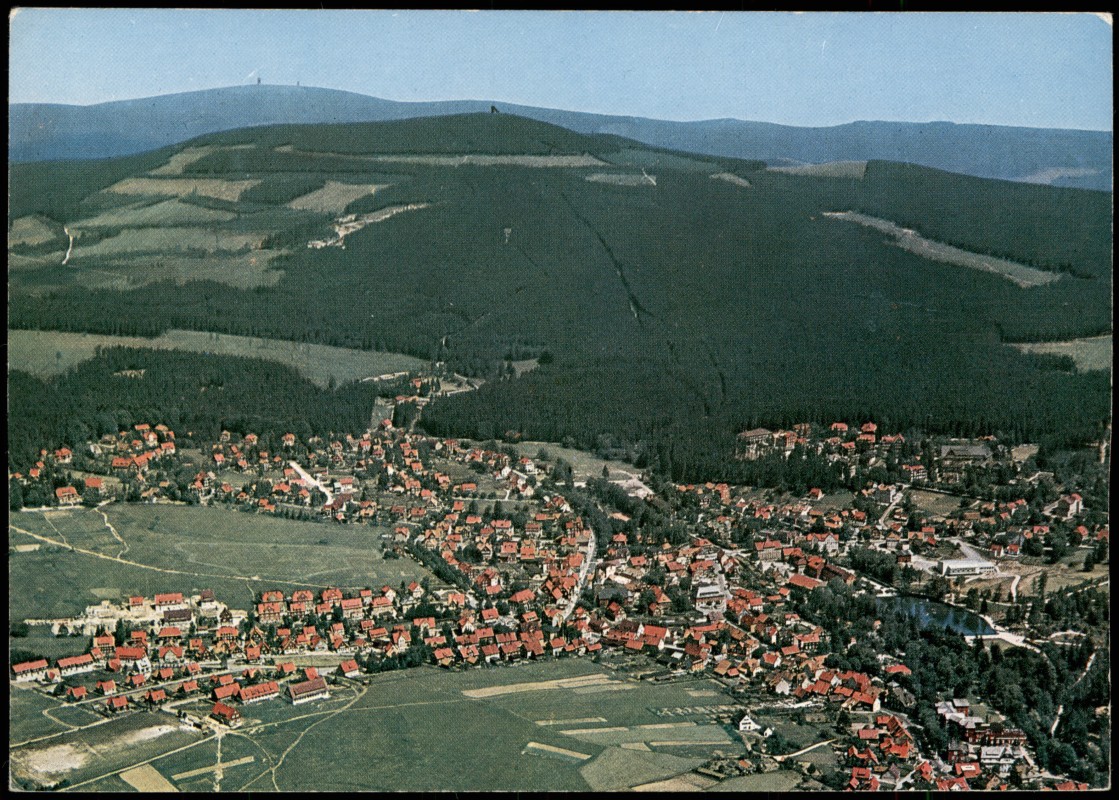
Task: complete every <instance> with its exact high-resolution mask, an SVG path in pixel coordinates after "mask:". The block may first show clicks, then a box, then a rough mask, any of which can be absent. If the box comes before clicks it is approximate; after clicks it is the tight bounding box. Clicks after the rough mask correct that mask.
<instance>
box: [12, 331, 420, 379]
mask: <svg viewBox="0 0 1119 800" xmlns="http://www.w3.org/2000/svg"><path fill="white" fill-rule="evenodd" d="M99 347H144V348H152V349H156V350H183V351H186V352H192V353H216V354H220V355H232V356H249V357H251V358H264V359H267V360H269V361H276V362H278V363H280V364H286V365H287V366H291V367H295V368H296V369H297V370H299V372H300V373H301V374H302V375H303V376H304V377H306V378H307V379H308V380H310V381H312V382H313V383H315V384H316V385H318V386H323V387H325V386H328V385H329V383H330V381H331V379H332V378H333V380H334V382H335V383H336V384H340V383H345V382H347V381H352V380H360V379H361V378H367V377H372V376H376V375H385V374H388V373H393V372H404V371H413V370H419V369H421V368H422V367H423V366H424V363H425V362H423V361H421V360H420V359H418V358H413V357H412V356H406V355H403V354H400V353H378V352H375V351H370V350H350V349H347V348H344V347H329V346H327V345H320V344H304V343H301V342H284V341H280V340H277V339H260V338H256V337H250V336H229V335H227V334H223V333H205V332H202V331H182V330H172V331H167V333H164V334H162V335H160V336H157V337H155V338H153V339H145V338H143V337H140V336H104V335H100V334H95V333H66V332H63V331H26V330H16V331H8V369H20V370H23V371H24V372H30V373H31V374H32V375H38V376H40V377H43V376H49V375H58V374H61V373H63V372H65V371H66V370H68V369H70V367H72V366H74V365H75V364H80V363H82V362H83V361H87V360H89V359H91V358H93V357H94V355H96V353H97V348H99Z"/></svg>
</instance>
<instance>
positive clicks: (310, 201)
mask: <svg viewBox="0 0 1119 800" xmlns="http://www.w3.org/2000/svg"><path fill="white" fill-rule="evenodd" d="M384 188H387V187H386V186H384V185H383V184H375V183H339V182H338V181H327V182H326V184H325V185H324V186H323V187H322V188H320V189H316V190H315V191H313V192H310V193H308V194H305V195H303V196H302V197H297V198H295V199H294V200H292V201H291V202H289V203H288V204H287V205H288V208H294V209H297V210H299V211H320V212H323V213H326V214H340V213H342V211H344V210H345V208H346V206H348V205H349V204H350V203H352V202H353V201H354V200H357V199H358V198H359V197H364V196H366V195H369V194H374V193H375V192H376V191H377V190H378V189H384Z"/></svg>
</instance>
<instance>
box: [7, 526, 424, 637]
mask: <svg viewBox="0 0 1119 800" xmlns="http://www.w3.org/2000/svg"><path fill="white" fill-rule="evenodd" d="M103 511H104V513H105V514H106V515H107V518H108V522H109V523H110V524H111V525H112V527H113V530H115V531H116V532H117V535H116V536H114V535H113V533H112V531H111V530H110V529H109V527H108V526H107V525H106V524H105V522H106V521H105V518H103V517H102V514H101V512H99V511H96V510H89V509H74V510H72V511H66V512H47V513H46V514H44V513H41V512H20V513H17V514H13V515H12V516H11V519H10V523H9V551H10V555H9V558H8V578H9V588H8V603H9V617H10V619H12V620H20V619H28V618H30V619H51V618H58V617H65V616H70V615H73V614H76V613H80V612H81V611H82V610H83V609H84V608H85V607H86V606H87V605H90V604H94V603H97V602H100V601H101V600H102V599H111V598H110V595H112V596H116V594H117V593H118V592H120V593H123V594H124V595H129V594H144V595H148V596H150V595H153V594H155V593H156V592H171V591H181V592H184V593H192V594H193V593H197V592H198V591H200V590H201V589H205V588H210V589H213V590H214V592H215V593H216V594H217V596H218V598H219V599H221V600H222V601H224V602H226V603H229V604H230V605H232V606H234V607H242V608H243V607H247V606H248V605H249V604H250V603H251V602H252V600H253V599H254V597H255V594H256V593H257V592H260V591H261V590H263V589H268V588H278V589H283V590H291V589H295V588H299V587H315V588H319V587H321V588H325V587H327V586H339V587H342V588H351V587H352V588H358V587H364V586H370V587H379V586H382V585H385V584H388V585H391V586H397V585H398V584H399V583H400V582H401V581H405V582H409V581H412V580H420V579H422V578H424V577H427V576H429V573H428V572H427V570H425V569H424V568H423V567H421V566H420V565H418V564H416V563H415V562H414V561H412V560H410V559H403V558H402V559H396V560H391V561H386V560H384V559H383V558H382V557H381V547H380V538H379V537H380V533H381V531H380V530H379V529H378V528H374V527H372V526H364V525H360V526H359V525H352V526H338V525H332V524H325V523H323V524H318V523H313V522H295V521H289V520H283V519H276V518H272V517H262V516H257V515H254V514H248V513H242V512H237V511H228V510H225V509H218V508H199V507H192V506H176V505H166V504H160V505H131V506H118V505H110V506H106V507H105V508H104V509H103ZM36 536H38V537H42V538H35V537H36ZM118 536H119V538H118ZM46 540H49V541H46ZM29 543H35V544H39V545H40V547H39V548H38V549H36V550H32V551H26V552H20V551H19V550H15V551H14V552H12V551H13V550H14V549H15V548H16V547H18V546H19V545H24V544H29ZM70 548H75V549H74V550H71V549H70ZM82 551H84V552H82Z"/></svg>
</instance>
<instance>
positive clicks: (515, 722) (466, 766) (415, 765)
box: [243, 660, 699, 791]
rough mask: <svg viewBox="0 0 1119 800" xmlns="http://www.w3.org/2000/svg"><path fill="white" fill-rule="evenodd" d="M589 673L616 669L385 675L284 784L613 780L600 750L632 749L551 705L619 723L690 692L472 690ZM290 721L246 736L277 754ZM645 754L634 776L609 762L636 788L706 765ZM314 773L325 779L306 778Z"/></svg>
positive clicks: (315, 736) (307, 746) (535, 667)
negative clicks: (356, 767)
mask: <svg viewBox="0 0 1119 800" xmlns="http://www.w3.org/2000/svg"><path fill="white" fill-rule="evenodd" d="M585 675H609V673H607V672H606V671H605V670H603V669H602V668H600V667H597V666H595V665H593V664H591V663H590V662H589V661H585V660H584V661H576V660H570V661H560V662H552V663H541V664H525V665H522V666H518V667H514V668H498V669H489V670H471V671H468V672H464V673H444V672H439V671H436V670H434V669H428V668H424V669H421V670H411V671H409V672H407V673H397V674H386V675H380V676H376V677H374V678H373V679H372V681H371V683H370V686H369V688H368V690H367V691H366V692H365V693H364V694H363V695H362V696H361V697H360V699H358V700H357V701H356V702H355V703H354V704H353V706H351V707H350V708H349V709H348V710H346V711H343V712H340V713H339V714H337V715H336V716H333V717H326V718H324V719H322V720H321V722H319V724H317V725H316V726H315V727H314V728H313V729H311V730H309V732H308V735H307V736H306V737H304V739H303V740H302V742H301V743H300V744H299V746H298V747H297V748H296V749H294V750H292V751H291V752H289V753H288V754H287V756H286V758H285V760H284V762H283V765H282V766H281V767H280V768H279V769H278V770H277V772H276V780H277V784H278V785H279V787H280V788H281V789H284V790H291V791H297V790H301V789H310V788H314V789H316V790H325V789H337V790H347V789H348V790H411V791H439V790H444V791H445V790H456V791H470V790H481V789H489V790H493V789H499V790H522V791H527V790H554V791H565V790H579V789H582V790H586V789H588V788H591V789H597V788H606V787H605V785H604V782H605V781H606V780H607V778H605V777H604V776H602V775H600V774H599V773H600V772H601V771H602V770H601V769H600V768H598V767H596V757H600V756H601V755H602V754H603V753H620V754H623V755H627V756H628V755H631V754H630V753H627V752H626V751H621V750H619V749H618V748H610V747H608V748H603V747H602V746H601V745H597V744H594V743H590V742H585V741H579V740H576V739H573V738H572V737H570V736H565V735H563V734H562V733H560V732H559V730H560V729H561V728H562V727H563V726H559V725H538V724H536V721H537V720H539V719H553V718H555V717H553V716H550V715H546V716H544V717H540V716H537V715H538V714H539V713H541V711H540V709H541V708H544V707H551V708H553V709H558V710H560V711H561V713H562V716H560V717H558V719H564V718H570V717H581V716H600V717H603V718H606V719H607V722H603V723H598V724H601V725H603V726H617V725H622V724H628V723H627V720H633V719H646V718H647V719H649V720H650V721H653V720H655V719H657V718H655V717H654V715H652V713H651V712H649V711H647V710H645V708H644V706H660V705H667V704H671V703H673V702H675V700H676V699H677V698H678V695H682V694H683V692H682V691H681V690H679V689H676V690H675V691H674V690H673V687H663V686H652V685H649V684H640V685H639V686H638V688H637V689H634V690H632V691H628V692H617V693H604V694H598V695H577V694H574V693H573V691H572V690H570V689H542V690H539V691H528V692H519V693H516V694H510V695H502V696H500V697H498V698H493V699H473V698H469V697H466V696H464V695H463V691H464V690H470V689H476V688H479V687H487V686H495V685H507V684H511V683H520V682H536V681H552V680H556V679H563V678H569V677H575V676H585ZM607 694H617V695H622V694H624V695H626V699H625V700H621V699H619V698H615V699H614V700H612V701H610V702H597V701H596V700H595V698H598V699H599V700H601V699H602V698H604V697H605V696H606V695H607ZM684 696H686V695H684ZM339 699H341V698H339ZM334 702H335V701H334V700H332V701H331V703H334ZM692 702H694V700H693V701H692ZM316 705H317V704H316ZM253 713H254V714H255V710H254V712H253ZM289 713H290V711H289ZM281 727H283V726H277V728H276V729H275V730H276V732H271V731H272V730H273V729H269V730H268V731H267V732H266V731H262V732H261V734H259V735H258V734H256V733H254V732H252V731H246V733H247V734H248V735H250V736H251V737H252V738H253V740H254V741H255V742H257V743H258V744H261V745H262V746H263V747H265V748H266V749H268V750H270V751H272V752H276V750H277V749H279V748H281V747H286V746H287V745H286V744H284V743H285V742H288V741H290V739H291V732H290V731H288V732H284V733H281V732H280V731H279V729H280V728H281ZM354 730H360V731H362V735H361V736H351V735H348V734H349V732H351V731H354ZM328 742H329V743H330V744H329V745H327V743H328ZM530 742H535V743H537V744H541V745H546V746H549V747H555V748H559V749H561V750H569V751H572V752H575V753H580V754H582V755H587V756H590V758H589V759H577V758H566V757H556V756H555V755H553V754H551V753H548V752H547V751H546V750H544V751H541V750H540V749H536V748H529V747H528V745H529V743H530ZM481 743H484V744H481ZM280 752H283V750H280ZM632 755H633V758H630V759H623V760H625V761H631V762H632V761H636V760H638V758H637V754H632ZM607 758H609V756H607ZM328 759H331V760H330V761H329V762H328ZM640 759H641V760H643V761H644V762H647V763H643V764H642V765H641V766H640V767H639V768H632V769H631V771H632V774H631V775H622V776H621V778H619V773H618V770H617V769H616V768H611V769H609V770H608V775H609V776H610V777H609V780H612V781H613V782H614V785H618V784H619V783H624V785H625V786H627V787H628V786H633V785H637V784H639V783H644V782H647V781H649V780H656V779H658V778H660V777H667V776H668V775H671V774H677V773H678V772H682V771H685V770H686V769H689V768H690V767H691V766H694V765H695V764H697V763H699V762H698V761H696V760H686V759H681V758H679V757H678V756H676V755H673V754H661V753H642V754H641V755H640ZM327 763H333V764H346V763H361V764H369V765H370V767H371V768H370V769H367V770H364V771H362V772H349V771H346V770H329V769H327V768H326V764H327ZM310 775H314V778H313V779H310V778H307V777H305V776H310ZM243 788H247V789H257V790H267V789H269V788H271V782H270V779H269V778H268V777H267V776H265V777H262V778H260V779H259V780H257V781H256V782H255V783H253V784H251V785H249V786H247V787H243Z"/></svg>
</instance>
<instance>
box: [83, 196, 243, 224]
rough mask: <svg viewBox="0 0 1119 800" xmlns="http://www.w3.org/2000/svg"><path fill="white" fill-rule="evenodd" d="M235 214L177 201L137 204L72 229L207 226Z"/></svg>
mask: <svg viewBox="0 0 1119 800" xmlns="http://www.w3.org/2000/svg"><path fill="white" fill-rule="evenodd" d="M236 218H237V215H236V214H234V213H233V212H231V211H221V210H220V209H216V208H204V207H202V206H198V205H194V204H192V203H184V202H183V201H181V200H178V199H171V200H164V201H162V202H158V203H152V204H150V205H148V204H143V203H141V204H137V205H130V206H124V207H122V208H115V209H112V210H110V211H106V212H104V213H102V214H98V215H97V216H95V217H91V218H90V219H83V220H82V221H81V222H79V223H78V224H77V225H76V226H75V227H76V228H77V229H78V230H81V229H82V228H146V227H152V226H165V225H207V224H210V223H214V222H229V221H230V220H233V219H236Z"/></svg>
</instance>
